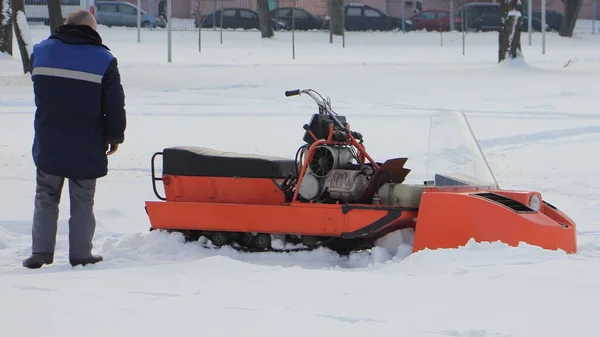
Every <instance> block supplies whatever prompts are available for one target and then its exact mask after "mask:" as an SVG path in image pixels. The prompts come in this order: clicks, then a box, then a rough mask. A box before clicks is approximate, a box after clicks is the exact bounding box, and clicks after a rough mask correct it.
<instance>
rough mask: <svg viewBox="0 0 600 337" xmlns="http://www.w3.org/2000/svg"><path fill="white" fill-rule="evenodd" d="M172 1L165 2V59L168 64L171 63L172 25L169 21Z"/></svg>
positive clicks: (171, 21)
mask: <svg viewBox="0 0 600 337" xmlns="http://www.w3.org/2000/svg"><path fill="white" fill-rule="evenodd" d="M172 1H173V0H167V47H168V53H167V59H168V61H169V63H171V49H172V48H171V45H172V41H171V25H172V24H173V20H171V15H172V14H171V11H172Z"/></svg>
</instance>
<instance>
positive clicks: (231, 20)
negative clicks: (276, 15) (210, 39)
mask: <svg viewBox="0 0 600 337" xmlns="http://www.w3.org/2000/svg"><path fill="white" fill-rule="evenodd" d="M221 12H222V13H223V29H260V22H259V19H258V13H257V12H255V11H253V10H251V9H247V8H223V9H217V10H216V11H214V12H212V13H210V14H206V15H204V16H203V17H202V18H201V19H202V28H212V27H218V28H221ZM213 17H214V18H215V20H216V22H214V24H213ZM194 24H195V26H196V28H198V25H199V20H198V18H196V20H194ZM271 26H272V27H273V30H282V29H284V28H285V23H284V22H281V21H278V20H275V19H271Z"/></svg>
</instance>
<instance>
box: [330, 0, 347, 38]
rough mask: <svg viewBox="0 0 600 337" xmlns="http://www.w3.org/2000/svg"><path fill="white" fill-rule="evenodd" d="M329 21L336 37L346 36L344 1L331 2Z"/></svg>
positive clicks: (335, 0) (332, 0)
mask: <svg viewBox="0 0 600 337" xmlns="http://www.w3.org/2000/svg"><path fill="white" fill-rule="evenodd" d="M329 13H330V14H329V20H331V21H330V24H331V28H330V29H331V32H332V33H333V34H334V35H344V0H329Z"/></svg>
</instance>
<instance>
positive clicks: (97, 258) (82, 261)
mask: <svg viewBox="0 0 600 337" xmlns="http://www.w3.org/2000/svg"><path fill="white" fill-rule="evenodd" d="M100 261H103V259H102V256H100V255H92V256H90V257H88V258H84V259H69V262H70V263H71V265H72V266H73V267H75V266H80V265H81V266H85V265H86V264H95V263H98V262H100Z"/></svg>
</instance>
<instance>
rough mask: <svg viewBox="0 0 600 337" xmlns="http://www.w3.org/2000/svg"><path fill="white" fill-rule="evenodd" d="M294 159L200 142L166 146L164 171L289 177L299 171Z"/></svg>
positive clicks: (204, 174)
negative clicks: (222, 149) (238, 151)
mask: <svg viewBox="0 0 600 337" xmlns="http://www.w3.org/2000/svg"><path fill="white" fill-rule="evenodd" d="M295 166H296V163H295V161H294V160H293V159H287V158H280V157H271V156H263V155H256V154H245V153H235V152H225V151H218V150H213V149H209V148H205V147H198V146H173V147H168V148H165V149H164V150H163V174H170V175H180V176H205V177H206V176H210V177H243V178H286V177H288V175H289V174H294V173H295Z"/></svg>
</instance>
